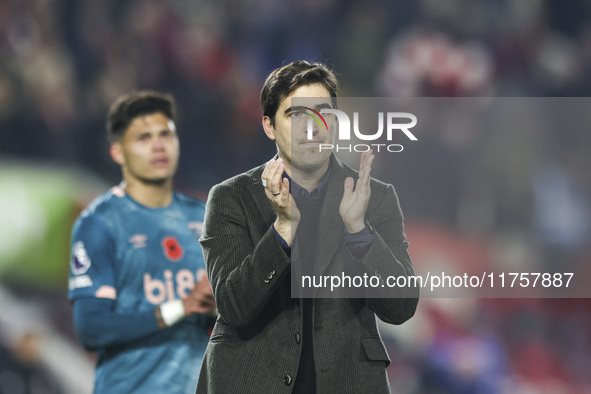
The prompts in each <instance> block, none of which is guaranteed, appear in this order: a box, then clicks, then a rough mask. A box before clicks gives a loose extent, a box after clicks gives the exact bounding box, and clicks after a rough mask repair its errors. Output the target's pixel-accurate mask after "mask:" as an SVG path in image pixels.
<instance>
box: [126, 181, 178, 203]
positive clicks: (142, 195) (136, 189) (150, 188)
mask: <svg viewBox="0 0 591 394" xmlns="http://www.w3.org/2000/svg"><path fill="white" fill-rule="evenodd" d="M125 183H126V184H125V192H126V193H127V194H129V196H130V197H131V198H133V199H134V200H135V201H137V202H138V203H140V204H142V205H144V206H146V207H148V208H162V207H167V206H169V205H170V203H171V202H172V179H170V180H168V181H165V182H164V183H146V182H143V181H140V180H138V179H133V180H126V181H125Z"/></svg>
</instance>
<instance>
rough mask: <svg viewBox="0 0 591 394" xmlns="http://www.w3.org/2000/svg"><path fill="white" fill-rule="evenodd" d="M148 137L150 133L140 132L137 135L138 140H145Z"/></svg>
mask: <svg viewBox="0 0 591 394" xmlns="http://www.w3.org/2000/svg"><path fill="white" fill-rule="evenodd" d="M148 138H150V134H141V135H140V136H139V140H140V141H145V140H147V139H148Z"/></svg>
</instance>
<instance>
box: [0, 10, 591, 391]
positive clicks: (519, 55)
mask: <svg viewBox="0 0 591 394" xmlns="http://www.w3.org/2000/svg"><path fill="white" fill-rule="evenodd" d="M296 59H308V60H319V61H323V62H326V63H328V64H329V65H331V66H333V67H334V68H335V69H336V71H337V72H338V73H339V75H340V79H341V81H342V83H343V86H342V95H344V96H357V97H362V96H438V97H447V96H501V97H502V96H512V97H532V96H551V97H563V96H566V97H570V96H575V97H585V96H588V95H589V93H590V92H591V5H590V4H589V3H588V2H585V1H583V0H571V1H569V2H568V3H565V2H559V1H549V0H547V1H542V0H516V1H508V0H505V1H492V0H445V1H439V0H420V1H412V2H411V1H391V0H370V1H364V2H361V1H354V0H302V1H299V2H282V1H279V0H249V1H238V0H218V1H202V0H200V1H195V2H188V1H181V0H167V1H154V0H134V1H120V0H104V1H91V0H61V1H51V0H18V1H17V0H1V1H0V218H1V223H2V225H1V226H0V301H1V302H0V305H2V311H1V313H0V393H2V394H4V393H10V394H20V393H48V394H49V393H76V394H84V393H85V392H88V390H90V387H91V386H92V363H93V358H92V356H88V355H87V354H85V353H84V352H83V350H82V349H81V348H80V347H79V345H77V344H76V342H75V337H74V333H73V329H72V324H71V316H70V310H69V306H68V304H67V301H66V286H67V280H66V279H67V271H68V259H69V257H68V256H69V245H68V243H69V231H70V227H71V224H72V223H73V220H74V218H75V217H76V215H77V213H78V212H79V211H80V209H81V208H82V207H83V206H84V205H85V204H86V203H88V202H89V201H90V200H91V199H92V198H93V197H94V196H96V195H98V194H100V193H102V192H103V191H104V190H105V189H106V188H108V187H109V186H110V185H113V184H115V183H117V182H118V181H119V179H120V174H119V169H118V168H117V166H115V165H114V164H113V163H111V161H110V158H109V157H108V154H107V143H106V139H105V132H104V114H105V112H106V110H107V106H108V104H109V103H110V102H111V101H112V100H113V99H114V98H115V97H117V96H118V95H119V94H121V93H123V92H127V91H129V90H131V89H137V88H153V89H159V90H165V91H168V92H171V93H173V94H174V95H175V96H176V98H177V100H178V103H179V113H180V118H179V122H178V127H179V130H180V136H181V146H182V148H181V149H182V156H181V163H180V170H179V173H178V176H177V178H176V185H177V187H178V188H179V189H181V190H183V191H185V192H188V193H191V194H194V195H198V196H202V197H203V196H206V194H207V191H208V190H209V188H210V187H211V186H212V185H214V184H215V183H217V182H219V181H221V180H223V179H225V178H228V177H230V176H232V175H235V174H237V173H239V172H242V171H244V170H246V169H249V168H251V167H253V166H255V165H257V164H259V163H260V162H261V161H263V160H265V159H266V158H268V157H271V155H272V154H273V151H274V149H273V144H271V143H270V142H269V141H268V140H267V139H266V137H265V136H264V134H263V133H262V130H261V126H260V109H259V105H258V94H259V90H260V87H261V85H262V83H263V81H264V78H265V76H266V75H267V74H268V73H269V72H270V71H271V70H272V69H274V68H276V67H277V66H279V65H281V64H285V63H287V62H290V61H292V60H296ZM429 144H430V148H429V151H430V152H431V154H430V155H429V156H428V157H421V158H416V160H414V161H413V162H412V163H413V166H412V167H404V168H392V169H391V170H390V171H386V173H387V174H388V175H389V176H390V177H391V179H388V181H391V182H393V183H394V184H395V186H396V188H397V190H398V193H399V196H400V199H401V204H402V207H403V211H404V213H405V219H406V225H407V235H408V237H409V241H410V242H411V249H410V252H411V256H412V257H413V262H414V264H415V265H420V264H425V262H426V261H430V262H433V261H435V262H437V261H442V262H444V263H445V264H451V265H457V266H464V265H470V264H472V263H475V262H478V263H479V264H482V263H483V262H485V263H486V262H488V261H497V260H502V261H506V262H511V263H515V264H519V263H524V262H528V261H533V260H535V261H542V262H543V264H548V266H552V265H564V266H565V267H568V265H569V264H574V263H578V264H585V263H586V262H589V260H590V258H591V249H590V248H589V240H590V236H591V233H590V231H591V227H590V226H589V217H590V214H591V213H590V209H591V201H590V195H591V177H590V176H589V175H588V172H589V171H588V169H589V168H591V158H590V156H589V155H588V154H587V151H588V150H589V147H591V134H590V133H588V132H587V131H586V130H585V125H583V126H582V130H581V131H580V133H576V134H572V135H568V136H564V134H562V130H560V129H559V128H556V129H554V130H553V132H547V131H545V132H544V133H543V134H542V135H541V134H540V133H536V131H535V130H526V131H524V132H523V133H521V134H520V135H517V136H515V135H513V134H511V135H509V134H500V135H494V136H490V135H484V134H477V133H476V134H473V135H472V134H469V133H465V134H459V135H458V134H454V133H441V135H438V136H436V137H434V138H432V139H430V140H429ZM483 147H484V149H483V150H482V148H483ZM476 151H478V152H479V154H478V155H476V154H474V152H476ZM508 151H512V152H517V153H518V154H517V155H515V157H520V160H518V161H511V160H509V161H507V160H503V159H504V158H505V157H506V155H507V152H508ZM376 162H377V161H376ZM547 163H552V164H553V165H552V166H547V165H545V164H547ZM474 166H480V167H482V168H486V169H487V172H486V174H487V177H484V178H481V179H479V180H478V181H479V183H478V188H477V191H480V193H481V194H480V195H485V196H486V197H487V198H486V199H484V200H477V201H479V202H480V203H482V204H484V205H479V206H478V207H481V208H482V207H484V208H482V209H481V208H477V209H476V211H474V205H473V204H472V205H471V203H473V202H474V201H475V200H474V198H471V197H473V196H472V194H470V193H474V192H475V191H474V188H473V187H470V186H471V185H473V182H474V177H473V174H472V173H471V172H470V171H469V169H470V168H474ZM434 167H438V168H440V169H441V168H443V169H444V170H445V171H443V173H445V174H446V176H445V177H444V178H442V177H440V176H439V175H437V176H435V175H434V172H433V168H434ZM440 173H442V172H439V173H438V174H440ZM537 179H545V180H546V182H545V183H544V185H542V186H540V183H539V182H537V181H536V180H537ZM433 193H437V196H438V198H437V203H435V201H434V200H435V199H434V198H433V195H434V194H433ZM540 201H542V202H546V203H547V204H548V205H544V204H541V205H540ZM544 207H548V208H554V207H567V208H568V209H567V210H566V211H565V210H559V211H558V213H556V212H554V211H553V210H551V209H544ZM480 209H481V210H480ZM471 212H472V213H471ZM473 212H476V213H477V214H476V217H477V220H474V214H473ZM552 214H553V215H554V216H552ZM556 215H558V216H556ZM561 215H563V216H561ZM556 219H557V220H558V221H559V222H560V225H559V226H556V227H552V228H546V227H544V225H543V223H548V222H552V223H554V220H556ZM590 306H591V302H589V300H588V299H479V298H474V299H426V300H422V301H421V303H420V305H419V309H418V312H417V315H416V316H415V317H414V318H413V320H412V321H410V322H409V323H408V324H405V325H403V326H401V327H387V326H384V327H383V328H382V333H383V337H384V341H385V342H386V344H387V346H388V348H389V351H390V356H391V358H392V365H391V366H390V367H389V368H388V374H389V377H390V380H391V383H392V387H393V391H394V392H400V393H417V394H418V393H425V394H427V393H429V394H435V393H438V394H439V393H453V394H455V393H458V394H460V393H462V394H463V393H466V394H468V393H491V394H492V393H525V394H529V393H532V394H533V393H548V394H554V393H557V394H558V393H569V394H570V393H591V378H590V377H589V373H588V371H589V370H591V313H590V310H591V309H590ZM229 373H231V372H230V371H229Z"/></svg>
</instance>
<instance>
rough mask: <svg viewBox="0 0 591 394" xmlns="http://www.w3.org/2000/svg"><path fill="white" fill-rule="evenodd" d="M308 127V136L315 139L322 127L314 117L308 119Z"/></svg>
mask: <svg viewBox="0 0 591 394" xmlns="http://www.w3.org/2000/svg"><path fill="white" fill-rule="evenodd" d="M307 126H308V127H307V128H306V131H307V134H308V136H312V137H314V136H315V135H316V134H318V133H319V132H320V126H319V125H318V122H316V120H315V119H313V118H312V117H308V125H307Z"/></svg>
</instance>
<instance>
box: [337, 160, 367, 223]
mask: <svg viewBox="0 0 591 394" xmlns="http://www.w3.org/2000/svg"><path fill="white" fill-rule="evenodd" d="M374 158H375V156H374V155H373V150H370V151H368V152H363V153H362V154H361V163H360V164H359V177H358V179H357V185H356V186H355V181H354V180H353V178H351V177H348V178H347V179H345V191H344V193H343V199H342V200H341V205H340V206H339V214H340V215H341V218H342V219H343V223H344V224H345V228H346V229H347V231H348V232H349V233H350V234H355V233H358V232H359V231H361V230H363V228H364V227H365V211H366V210H367V204H368V202H369V197H370V196H371V188H370V186H369V178H370V173H371V163H373V159H374ZM354 186H355V187H354ZM353 189H355V190H353Z"/></svg>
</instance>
